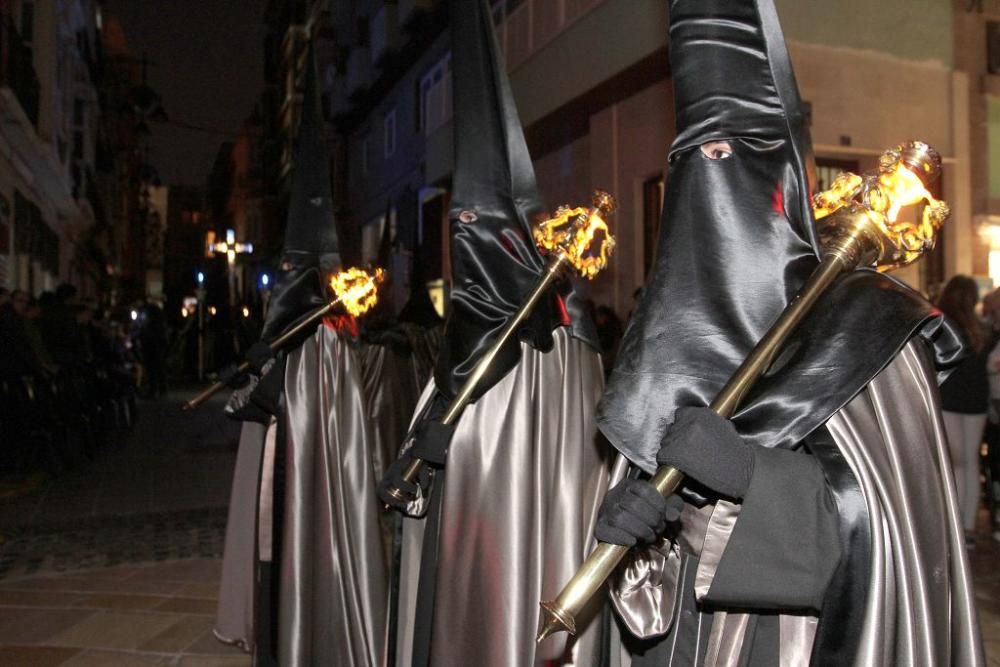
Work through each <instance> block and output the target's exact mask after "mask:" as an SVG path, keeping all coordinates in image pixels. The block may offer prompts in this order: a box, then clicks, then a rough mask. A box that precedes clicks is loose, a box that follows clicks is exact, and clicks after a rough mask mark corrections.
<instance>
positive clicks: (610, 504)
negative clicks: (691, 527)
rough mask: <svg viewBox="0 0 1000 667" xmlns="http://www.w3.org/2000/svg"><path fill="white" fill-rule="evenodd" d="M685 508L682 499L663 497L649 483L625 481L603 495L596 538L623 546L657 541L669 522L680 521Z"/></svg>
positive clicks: (633, 480)
mask: <svg viewBox="0 0 1000 667" xmlns="http://www.w3.org/2000/svg"><path fill="white" fill-rule="evenodd" d="M683 506H684V501H682V500H681V499H680V498H678V497H677V496H670V497H669V498H664V497H663V496H661V495H660V493H659V492H658V491H657V490H656V489H655V488H654V487H653V485H652V484H650V483H649V482H646V481H644V480H639V479H623V480H622V481H621V482H619V483H618V485H616V486H615V487H614V488H613V489H611V490H610V491H608V493H607V495H606V496H604V502H602V503H601V509H600V511H599V512H598V515H597V526H596V527H595V528H594V537H596V538H597V539H598V540H600V541H601V542H609V543H611V544H618V545H621V546H623V547H631V546H635V545H636V544H649V543H651V542H655V541H656V540H657V538H659V536H660V535H661V534H662V533H663V531H664V530H666V527H667V523H668V522H671V523H672V522H674V521H677V520H678V519H679V518H680V516H681V508H682V507H683Z"/></svg>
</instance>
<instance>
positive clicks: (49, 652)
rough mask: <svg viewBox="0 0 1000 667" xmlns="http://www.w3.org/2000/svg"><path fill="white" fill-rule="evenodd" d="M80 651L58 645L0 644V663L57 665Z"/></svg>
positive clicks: (20, 666) (37, 666)
mask: <svg viewBox="0 0 1000 667" xmlns="http://www.w3.org/2000/svg"><path fill="white" fill-rule="evenodd" d="M80 652H81V651H80V649H78V648H62V647H59V646H0V665H3V666H4V667H57V666H58V665H62V664H63V663H65V662H66V661H67V660H69V659H70V658H72V657H73V656H74V655H76V654H78V653H80Z"/></svg>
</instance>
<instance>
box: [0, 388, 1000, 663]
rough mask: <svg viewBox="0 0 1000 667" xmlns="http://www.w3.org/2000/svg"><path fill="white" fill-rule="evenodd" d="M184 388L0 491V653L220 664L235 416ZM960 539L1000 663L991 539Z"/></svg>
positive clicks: (235, 659) (999, 552) (40, 659)
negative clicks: (88, 447) (216, 629)
mask: <svg viewBox="0 0 1000 667" xmlns="http://www.w3.org/2000/svg"><path fill="white" fill-rule="evenodd" d="M189 397H190V393H184V392H177V393H174V394H172V395H171V396H170V399H169V400H165V401H162V402H159V403H150V402H145V403H142V404H141V407H140V410H141V412H140V418H139V421H138V423H137V425H136V428H135V430H134V431H133V432H132V433H131V434H129V435H128V436H127V437H126V438H125V439H124V440H123V441H121V442H119V443H116V444H114V445H112V446H110V447H108V448H107V449H106V450H105V451H104V452H103V453H101V454H100V455H99V456H98V457H97V458H96V459H95V460H94V461H92V462H90V463H89V464H88V465H86V466H85V467H84V468H83V469H81V470H78V471H76V472H74V473H72V474H67V475H64V476H63V477H60V478H59V479H56V480H52V481H50V482H48V483H44V484H41V485H39V486H38V488H37V489H34V490H33V491H29V492H27V493H24V494H22V495H16V496H14V497H11V498H7V499H3V500H0V535H2V536H3V540H4V541H3V543H2V545H0V665H3V667H20V666H24V667H55V666H57V665H65V666H67V667H80V666H89V667H98V666H103V665H107V666H115V667H119V666H120V667H129V666H132V665H135V666H146V665H158V666H162V667H216V666H218V667H223V666H227V667H228V666H236V665H249V664H250V659H249V657H247V656H245V655H243V654H242V653H241V652H240V651H239V650H237V649H235V648H233V647H229V646H225V645H223V644H221V643H220V642H218V641H217V640H216V639H215V637H214V636H213V635H212V630H211V628H212V620H213V617H214V614H215V606H216V598H217V595H218V579H219V570H220V565H221V560H220V559H221V556H222V544H223V537H224V531H225V520H226V504H227V502H228V493H229V486H230V481H231V477H232V468H233V462H234V460H235V453H236V444H237V438H238V428H237V426H236V425H234V424H231V423H229V422H228V421H227V420H226V419H225V418H224V417H223V416H222V413H221V406H222V404H221V402H220V401H219V400H216V401H215V402H214V403H212V404H210V405H208V406H206V407H205V408H203V409H201V410H200V411H197V412H195V413H193V414H190V415H188V414H184V413H182V412H181V411H180V405H181V403H182V402H183V401H184V400H187V398H189ZM986 524H987V517H986V514H985V512H984V513H983V514H982V516H981V531H980V537H979V541H978V543H977V545H976V549H975V550H974V551H972V553H971V560H972V565H973V570H974V572H975V577H976V597H977V602H978V605H979V610H980V622H981V624H982V629H983V635H984V638H985V640H986V650H987V654H988V656H989V664H990V665H991V666H995V667H1000V569H998V568H997V567H996V564H997V563H998V562H1000V544H998V543H997V542H995V541H994V540H993V539H992V538H991V537H990V535H989V533H988V531H987V527H986Z"/></svg>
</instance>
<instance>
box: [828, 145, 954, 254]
mask: <svg viewBox="0 0 1000 667" xmlns="http://www.w3.org/2000/svg"><path fill="white" fill-rule="evenodd" d="M923 149H926V150H927V151H932V150H933V149H930V147H928V146H926V145H925V144H920V143H919V142H912V143H911V144H904V145H902V146H897V147H896V148H893V149H890V150H888V151H886V152H885V153H883V154H882V156H881V158H880V159H879V169H878V172H877V173H875V174H865V175H864V176H858V175H857V174H852V173H850V172H844V173H841V174H840V175H839V176H837V178H836V179H834V181H833V183H831V184H830V188H829V189H828V190H826V191H824V192H820V193H818V194H816V195H815V196H814V197H813V212H814V214H815V216H816V219H817V220H821V219H822V218H825V217H827V216H829V215H830V214H832V213H833V212H834V211H836V210H838V209H840V208H842V207H844V206H847V205H848V204H850V203H851V202H856V203H859V204H861V205H862V206H863V207H864V209H865V211H866V212H867V214H868V218H869V219H870V220H871V221H872V222H873V223H874V224H875V226H876V227H877V228H878V230H879V232H881V236H882V237H883V242H884V244H885V246H886V247H885V249H884V250H883V253H882V258H881V260H880V262H879V268H880V269H882V270H887V269H892V268H896V267H900V266H904V265H906V264H909V263H910V262H913V261H914V260H916V259H917V258H919V257H920V256H921V255H922V254H923V253H924V252H926V251H928V250H931V249H932V248H933V247H934V240H935V236H936V233H937V230H938V229H940V228H941V226H942V225H943V224H944V222H945V220H947V219H948V216H949V215H950V213H951V211H950V209H949V208H948V205H947V204H946V203H945V202H943V201H940V200H938V199H935V198H934V197H933V196H932V195H931V193H930V192H929V191H928V190H927V186H926V185H925V182H924V180H923V179H922V178H921V177H922V176H925V177H926V178H927V179H928V180H930V178H932V177H936V175H937V171H938V170H940V164H937V165H935V164H933V162H932V159H931V158H928V157H926V156H925V155H924V154H923V153H921V154H920V155H918V156H917V157H920V158H921V159H920V160H916V159H915V158H914V151H915V150H923ZM907 151H909V153H908V152H907ZM935 155H936V154H935ZM919 204H924V207H923V212H922V213H921V215H920V218H919V220H917V221H910V220H900V219H899V215H900V212H901V211H902V210H903V209H904V208H906V207H908V206H914V205H919Z"/></svg>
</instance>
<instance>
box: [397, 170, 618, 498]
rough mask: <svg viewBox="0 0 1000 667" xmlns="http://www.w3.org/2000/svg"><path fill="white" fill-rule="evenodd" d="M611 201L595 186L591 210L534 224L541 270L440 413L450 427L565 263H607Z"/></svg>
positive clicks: (413, 472) (414, 467)
mask: <svg viewBox="0 0 1000 667" xmlns="http://www.w3.org/2000/svg"><path fill="white" fill-rule="evenodd" d="M615 206H616V204H615V200H614V197H612V196H611V195H610V194H608V193H607V192H603V191H600V190H598V191H596V192H595V193H594V200H593V206H592V207H591V208H590V209H586V208H576V209H569V208H566V207H563V208H560V209H558V210H557V211H556V217H554V218H551V219H549V220H546V221H544V222H542V223H541V224H540V225H539V226H538V228H537V229H536V230H535V240H536V241H537V242H538V244H539V246H541V247H542V249H543V250H546V251H548V252H549V260H548V262H547V263H546V265H545V270H544V271H543V273H542V275H541V277H540V278H539V279H538V282H537V283H536V284H535V286H534V288H533V289H532V290H531V293H530V294H528V297H527V298H526V299H525V300H524V302H523V303H522V304H521V307H520V308H519V309H518V311H517V312H516V313H514V315H513V316H512V317H511V318H510V320H508V321H507V324H506V325H505V326H504V328H503V330H502V331H501V332H500V334H499V335H498V336H497V337H496V339H495V340H494V341H493V343H492V344H491V345H490V346H489V348H488V349H487V350H486V352H484V353H483V356H482V357H481V358H480V360H479V362H478V363H477V364H476V367H475V369H474V370H473V371H472V374H471V375H469V377H468V378H467V379H466V381H465V383H464V384H463V385H462V388H461V389H460V390H459V392H458V394H456V395H455V398H454V399H452V401H451V403H450V404H449V405H448V409H447V411H446V412H445V414H444V417H442V418H441V423H442V424H444V425H445V426H449V425H451V424H454V423H455V422H457V421H458V418H459V417H460V416H461V415H462V411H463V410H464V409H465V407H466V406H467V405H468V404H469V403H470V402H471V400H472V395H473V394H474V393H475V391H476V387H478V386H479V383H480V381H482V378H483V376H484V375H485V374H486V372H487V371H488V370H489V369H490V366H491V365H492V364H493V360H494V359H495V358H496V356H497V354H499V352H500V350H501V349H502V348H503V347H504V346H505V345H507V343H508V341H510V340H511V338H513V337H514V336H515V335H516V333H517V330H518V328H519V327H520V326H521V324H522V323H523V322H524V320H525V319H527V318H528V316H529V315H531V312H532V311H533V310H534V309H535V306H536V305H537V304H538V301H539V299H541V298H542V295H543V294H545V292H546V291H547V290H548V288H549V287H550V286H551V285H552V283H553V281H555V280H556V278H558V277H559V275H560V274H561V273H562V272H563V270H564V269H565V268H566V267H568V266H572V267H573V268H574V269H576V270H577V271H578V272H579V273H580V274H581V275H582V276H584V277H586V278H593V277H594V276H596V275H597V273H598V272H600V271H601V270H602V269H603V268H604V267H605V266H607V259H608V256H609V255H610V253H611V251H612V249H613V248H614V238H613V237H612V236H611V235H610V233H608V229H607V224H606V221H607V220H608V219H609V218H610V217H611V215H612V214H613V213H614V210H615ZM598 230H603V231H604V232H605V238H604V239H603V241H601V242H600V250H599V252H598V253H597V254H596V255H592V254H590V253H589V252H588V251H589V250H590V247H591V243H592V242H593V241H594V236H595V233H596V232H597V231H598ZM425 465H427V464H426V462H425V461H424V460H423V459H419V458H414V459H413V461H411V462H410V464H409V466H407V468H406V469H405V470H404V471H403V475H402V477H403V479H404V480H405V481H407V482H409V483H411V484H413V483H416V481H417V480H418V479H419V478H420V471H421V470H422V469H423V467H424V466H425ZM387 493H388V494H389V495H390V496H392V497H393V498H395V499H396V500H399V501H400V502H411V501H413V500H414V497H413V496H412V495H411V494H408V493H406V492H404V491H403V490H402V489H399V488H392V489H389V490H388V491H387Z"/></svg>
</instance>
